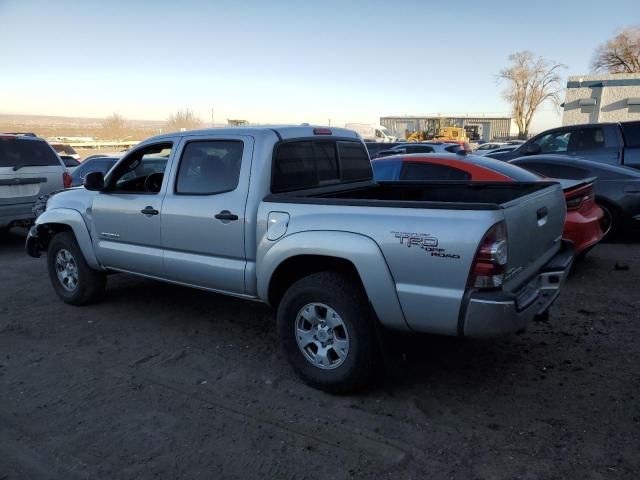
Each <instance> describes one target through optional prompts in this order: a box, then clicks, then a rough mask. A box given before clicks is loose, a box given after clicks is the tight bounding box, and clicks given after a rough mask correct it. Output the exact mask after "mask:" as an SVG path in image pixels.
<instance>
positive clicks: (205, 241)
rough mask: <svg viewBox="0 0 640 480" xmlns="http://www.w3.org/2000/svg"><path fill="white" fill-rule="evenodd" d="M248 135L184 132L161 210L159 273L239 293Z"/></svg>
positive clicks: (242, 285) (250, 140) (249, 153)
mask: <svg viewBox="0 0 640 480" xmlns="http://www.w3.org/2000/svg"><path fill="white" fill-rule="evenodd" d="M252 155H253V138H252V137H249V136H245V135H236V136H233V135H231V136H230V135H226V136H224V137H219V138H216V137H210V136H208V137H206V139H203V138H202V137H186V138H185V140H184V141H183V143H182V146H181V148H180V151H179V152H178V155H177V157H176V158H177V167H176V168H174V169H173V171H172V174H171V179H170V185H169V189H168V192H167V196H166V197H165V201H164V205H163V210H162V227H161V228H162V244H163V249H164V276H165V277H166V278H167V279H169V280H173V281H176V282H180V283H185V284H189V285H193V286H197V287H203V288H208V289H212V290H217V291H222V292H227V293H236V294H244V293H245V281H244V273H245V266H246V254H245V221H246V213H245V206H246V201H247V193H248V186H249V175H250V170H251V160H252Z"/></svg>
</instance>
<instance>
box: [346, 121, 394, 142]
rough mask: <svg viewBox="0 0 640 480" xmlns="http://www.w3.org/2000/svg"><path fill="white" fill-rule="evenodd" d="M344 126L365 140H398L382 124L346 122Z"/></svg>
mask: <svg viewBox="0 0 640 480" xmlns="http://www.w3.org/2000/svg"><path fill="white" fill-rule="evenodd" d="M345 128H348V129H349V130H353V131H355V132H357V133H358V134H359V135H360V136H361V137H362V139H363V140H364V141H365V142H378V143H394V142H397V141H398V138H397V137H394V136H392V135H391V134H390V133H389V130H387V128H386V127H383V126H382V125H369V124H366V123H347V124H346V125H345Z"/></svg>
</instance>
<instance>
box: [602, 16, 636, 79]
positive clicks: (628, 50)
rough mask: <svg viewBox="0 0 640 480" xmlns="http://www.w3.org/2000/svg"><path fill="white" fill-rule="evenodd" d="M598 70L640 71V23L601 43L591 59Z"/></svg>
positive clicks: (615, 71)
mask: <svg viewBox="0 0 640 480" xmlns="http://www.w3.org/2000/svg"><path fill="white" fill-rule="evenodd" d="M591 68H592V69H593V70H594V71H596V72H607V73H639V72H640V25H636V26H633V27H628V28H625V29H624V30H622V31H620V32H619V33H618V34H617V35H616V36H615V37H613V38H611V39H609V40H607V41H606V42H605V43H603V44H602V45H600V46H599V47H598V48H597V49H596V52H595V54H594V56H593V60H592V61H591Z"/></svg>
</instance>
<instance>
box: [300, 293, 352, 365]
mask: <svg viewBox="0 0 640 480" xmlns="http://www.w3.org/2000/svg"><path fill="white" fill-rule="evenodd" d="M294 334H295V336H296V343H297V344H298V348H299V349H300V352H302V354H303V356H304V358H305V359H306V360H307V361H308V362H309V363H311V364H312V365H313V366H314V367H318V368H321V369H323V370H332V369H334V368H338V367H339V366H340V365H342V363H343V362H344V361H345V359H346V358H347V355H348V354H349V333H348V331H347V326H346V325H345V323H344V321H343V320H342V318H341V317H340V315H339V314H338V312H336V311H335V310H334V309H333V308H331V307H330V306H329V305H326V304H324V303H308V304H306V305H305V306H304V307H302V308H301V309H300V311H299V312H298V315H297V317H296V322H295V332H294Z"/></svg>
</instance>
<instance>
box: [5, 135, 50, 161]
mask: <svg viewBox="0 0 640 480" xmlns="http://www.w3.org/2000/svg"><path fill="white" fill-rule="evenodd" d="M20 166H60V160H59V159H58V157H57V156H56V154H55V153H54V152H53V150H51V148H50V147H49V145H48V144H47V143H46V142H45V141H43V140H26V139H24V138H16V137H9V138H4V137H0V167H20Z"/></svg>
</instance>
